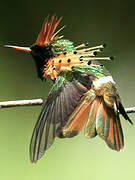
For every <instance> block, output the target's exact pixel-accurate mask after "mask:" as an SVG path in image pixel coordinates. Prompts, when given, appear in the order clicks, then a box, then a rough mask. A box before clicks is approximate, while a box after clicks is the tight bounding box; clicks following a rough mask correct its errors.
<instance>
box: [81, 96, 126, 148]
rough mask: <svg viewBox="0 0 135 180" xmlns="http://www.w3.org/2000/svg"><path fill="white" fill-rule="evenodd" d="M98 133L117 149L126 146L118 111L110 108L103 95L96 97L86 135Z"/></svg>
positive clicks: (111, 146) (90, 136)
mask: <svg viewBox="0 0 135 180" xmlns="http://www.w3.org/2000/svg"><path fill="white" fill-rule="evenodd" d="M96 134H98V135H99V136H100V137H101V138H102V139H103V140H104V141H105V142H106V144H107V145H108V146H109V147H110V148H111V149H114V150H116V151H119V150H120V149H122V148H123V146H124V137H123V131H122V128H121V123H120V119H119V115H118V113H116V112H115V111H114V110H113V109H112V108H109V107H108V106H107V105H106V104H105V102H104V100H103V98H102V97H96V98H95V100H94V101H93V103H92V105H91V109H90V112H89V118H88V123H87V125H86V131H85V136H86V137H88V138H92V137H94V136H96Z"/></svg>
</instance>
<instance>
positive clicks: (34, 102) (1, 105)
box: [0, 99, 135, 113]
mask: <svg viewBox="0 0 135 180" xmlns="http://www.w3.org/2000/svg"><path fill="white" fill-rule="evenodd" d="M43 103H44V99H30V100H15V101H3V102H0V108H9V107H16V106H35V105H36V106H37V105H42V104H43ZM125 111H126V112H127V113H135V107H129V108H125Z"/></svg>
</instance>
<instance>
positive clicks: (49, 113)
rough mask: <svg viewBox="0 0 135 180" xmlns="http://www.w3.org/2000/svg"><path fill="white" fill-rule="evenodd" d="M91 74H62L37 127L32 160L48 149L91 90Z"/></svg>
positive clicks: (32, 148)
mask: <svg viewBox="0 0 135 180" xmlns="http://www.w3.org/2000/svg"><path fill="white" fill-rule="evenodd" d="M91 84H92V75H91V74H89V73H78V72H68V73H64V72H63V73H61V75H60V76H58V78H57V79H56V81H55V84H54V85H53V87H52V90H51V91H50V93H49V95H48V97H47V99H46V102H45V104H44V106H43V109H42V111H41V113H40V115H39V118H38V120H37V123H36V125H35V128H34V131H33V135H32V138H31V143H30V159H31V161H32V162H36V161H37V160H38V159H40V158H41V156H42V155H43V154H44V153H45V151H46V149H48V148H49V147H50V146H51V145H52V143H53V141H54V138H55V137H56V136H57V134H58V133H59V132H60V130H61V128H62V127H63V126H64V125H65V124H66V122H67V121H68V117H69V116H70V114H71V113H72V112H73V110H74V109H75V108H76V106H77V105H78V103H79V101H80V99H81V97H82V96H83V95H84V94H85V93H86V92H87V91H88V88H89V89H90V87H91Z"/></svg>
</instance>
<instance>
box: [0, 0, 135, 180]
mask: <svg viewBox="0 0 135 180" xmlns="http://www.w3.org/2000/svg"><path fill="white" fill-rule="evenodd" d="M48 14H50V15H52V14H56V15H58V16H63V21H64V22H63V24H66V25H67V26H66V28H65V29H64V30H63V34H64V36H65V38H68V39H70V40H72V41H74V42H75V44H79V43H82V42H85V41H89V43H90V44H91V45H98V44H102V43H107V44H108V46H107V48H106V50H105V52H104V55H113V56H115V60H114V61H113V62H104V64H105V65H106V67H107V68H108V69H109V70H110V72H111V73H112V75H113V77H114V79H115V80H116V82H117V84H118V89H119V91H120V94H121V97H122V100H123V104H124V106H125V107H128V106H135V96H134V94H135V1H133V0H129V1H116V0H113V1H107V0H106V1H105V0H102V1H98V0H94V1H92V0H84V1H79V0H78V1H72V0H68V1H66V0H63V1H62V0H57V1H55V0H52V1H50V0H41V1H34V0H33V1H32V0H29V1H28V0H22V1H19V0H12V1H10V0H7V1H5V0H1V3H0V25H1V26H0V44H1V46H0V101H4V100H17V99H30V98H40V97H46V96H47V93H48V91H49V89H50V86H49V84H47V83H45V82H41V81H40V80H39V79H37V75H36V69H35V66H34V62H33V60H32V57H31V56H30V55H28V54H25V53H22V52H17V51H15V50H11V49H7V48H4V47H3V45H4V44H13V45H20V46H29V45H31V44H33V42H34V41H35V40H36V38H37V34H38V32H39V30H40V28H41V25H42V23H43V20H44V18H45V17H46V16H47V15H48ZM40 110H41V106H34V107H17V108H8V109H1V110H0V179H1V180H9V179H10V180H69V179H70V180H74V179H77V180H82V179H85V180H90V179H91V180H92V179H94V180H99V179H103V180H112V179H116V180H117V179H122V180H127V179H132V180H133V179H135V140H134V139H135V127H134V125H133V126H131V125H130V124H129V123H128V122H126V121H124V120H123V118H121V121H122V126H123V129H124V134H125V147H124V150H123V151H121V152H119V153H118V152H114V151H112V150H111V149H109V148H108V147H107V146H106V144H105V143H104V142H103V141H102V140H101V139H99V138H98V137H96V138H94V139H91V140H88V139H85V138H84V136H83V132H82V133H81V134H80V135H78V136H77V137H75V138H72V139H64V140H63V139H56V141H55V143H54V144H53V146H52V147H51V148H50V149H49V150H48V151H47V153H46V154H45V156H44V157H43V158H42V159H41V160H40V161H39V162H38V163H37V164H31V163H30V161H29V151H28V148H29V142H30V138H31V134H32V130H33V127H34V124H35V122H36V120H37V118H38V115H39V113H40ZM130 117H131V119H132V120H133V122H134V123H135V114H132V115H130Z"/></svg>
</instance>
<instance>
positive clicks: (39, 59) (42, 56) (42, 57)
mask: <svg viewBox="0 0 135 180" xmlns="http://www.w3.org/2000/svg"><path fill="white" fill-rule="evenodd" d="M30 49H31V52H30V53H31V55H32V57H33V58H34V61H35V63H36V68H37V73H38V77H39V78H40V79H41V80H43V70H44V65H45V64H46V63H47V61H48V59H49V58H51V57H53V52H52V47H51V46H44V47H43V46H38V45H36V44H34V45H32V46H31V47H30Z"/></svg>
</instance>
